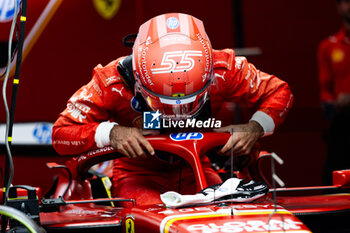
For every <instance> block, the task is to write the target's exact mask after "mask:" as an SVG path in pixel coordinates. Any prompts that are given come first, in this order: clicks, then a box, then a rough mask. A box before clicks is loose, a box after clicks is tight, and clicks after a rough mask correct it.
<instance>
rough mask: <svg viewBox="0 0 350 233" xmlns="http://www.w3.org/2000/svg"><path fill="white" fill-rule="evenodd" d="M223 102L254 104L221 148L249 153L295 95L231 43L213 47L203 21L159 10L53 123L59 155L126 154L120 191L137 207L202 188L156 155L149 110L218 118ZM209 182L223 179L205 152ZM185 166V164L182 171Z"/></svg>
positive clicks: (116, 171)
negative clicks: (147, 123) (129, 48)
mask: <svg viewBox="0 0 350 233" xmlns="http://www.w3.org/2000/svg"><path fill="white" fill-rule="evenodd" d="M224 101H231V102H236V103H239V104H244V105H246V106H248V107H252V108H253V107H254V108H255V109H256V112H255V113H254V114H253V115H252V117H251V119H250V121H249V122H247V123H245V124H239V125H229V126H226V127H223V128H220V129H217V131H228V132H230V131H233V134H232V137H230V139H229V140H228V141H227V143H226V145H224V147H223V148H222V149H221V151H220V152H221V153H223V154H224V153H227V152H228V151H230V149H232V150H233V153H234V154H236V155H242V154H248V153H249V152H250V150H251V149H252V147H253V146H254V144H255V143H256V141H257V140H258V139H259V138H260V137H262V136H264V135H265V136H266V135H270V134H272V133H273V132H274V130H275V129H276V128H277V127H278V126H279V125H280V124H281V123H282V122H283V121H284V119H285V117H286V115H287V112H288V111H289V109H290V107H291V105H292V102H293V95H292V94H291V92H290V89H289V86H288V84H287V83H286V82H284V81H282V80H280V79H278V78H277V77H275V76H273V75H269V74H267V73H264V72H262V71H260V70H258V69H256V68H255V67H254V65H252V64H251V63H249V62H248V61H247V59H246V58H244V57H235V53H234V51H233V50H232V49H224V50H214V49H212V47H211V44H210V41H209V38H208V36H207V34H206V32H205V29H204V26H203V23H202V21H200V20H199V19H197V18H195V17H193V16H190V15H187V14H180V13H169V14H163V15H159V16H157V17H154V18H152V19H150V20H149V21H147V22H145V23H144V24H143V25H141V27H140V28H139V32H138V35H137V38H136V40H135V44H134V46H133V52H132V55H131V56H128V57H121V58H118V59H116V60H114V61H112V62H110V63H109V64H108V65H106V66H102V65H98V66H96V67H95V68H94V71H93V77H92V80H91V81H90V82H89V83H88V84H86V85H85V86H83V87H81V88H80V89H79V90H78V91H77V92H76V93H75V94H74V95H73V96H72V97H71V98H70V99H69V101H68V103H67V108H66V109H65V110H64V111H63V112H62V113H61V114H60V116H59V118H58V119H57V121H56V122H55V124H54V127H53V134H52V139H53V140H52V141H53V146H54V148H55V149H56V151H57V152H58V153H60V154H79V153H81V152H84V151H87V150H91V149H96V148H102V147H105V146H109V145H110V146H112V147H114V148H116V149H117V150H118V151H119V152H120V153H122V154H123V155H125V157H123V158H120V159H117V160H115V161H114V168H113V187H112V193H113V195H114V196H119V197H128V198H135V199H136V203H137V204H138V205H147V204H154V203H160V202H161V201H160V193H162V192H165V191H169V190H176V191H179V192H181V193H182V194H193V193H195V191H196V190H195V187H196V186H195V185H194V184H195V180H194V178H193V175H192V174H193V173H192V170H191V168H190V167H189V166H187V165H186V164H182V163H181V161H180V162H179V161H177V160H174V159H169V158H168V157H167V156H166V155H158V154H155V151H154V149H153V148H152V146H151V145H150V143H149V142H148V141H147V140H146V138H145V137H144V135H145V134H149V133H153V131H147V130H142V112H143V111H158V112H159V113H160V114H162V117H164V118H166V119H171V120H174V121H177V120H180V119H184V118H187V117H192V118H196V119H207V118H208V117H215V114H216V113H217V112H218V110H219V108H220V106H221V104H222V103H223V102H224ZM201 162H202V165H203V168H204V173H205V176H206V178H207V182H208V185H214V184H218V183H221V182H222V181H221V179H220V177H219V176H218V175H217V173H216V172H214V170H213V169H212V168H211V164H210V161H209V159H208V158H207V157H206V156H203V157H202V158H201ZM180 168H181V169H180Z"/></svg>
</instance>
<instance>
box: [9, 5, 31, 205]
mask: <svg viewBox="0 0 350 233" xmlns="http://www.w3.org/2000/svg"><path fill="white" fill-rule="evenodd" d="M26 15H27V0H22V12H21V18H20V21H21V23H20V32H19V39H18V43H17V46H18V52H17V60H16V70H15V76H14V78H13V85H12V96H11V107H10V125H9V132H8V138H7V140H9V144H10V145H11V142H12V133H13V119H14V115H15V106H16V100H17V92H18V84H19V73H20V69H21V64H22V51H23V42H24V29H25V23H26ZM8 156H9V157H11V158H9V159H8V160H6V163H5V180H4V187H7V184H8V178H9V160H10V159H12V156H11V155H8ZM6 198H7V197H6ZM4 203H5V199H4Z"/></svg>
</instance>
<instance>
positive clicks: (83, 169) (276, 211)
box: [17, 132, 350, 233]
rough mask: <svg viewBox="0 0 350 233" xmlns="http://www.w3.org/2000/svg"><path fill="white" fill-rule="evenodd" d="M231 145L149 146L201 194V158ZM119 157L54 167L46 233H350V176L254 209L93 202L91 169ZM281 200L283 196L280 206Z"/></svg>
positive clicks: (87, 157) (250, 171)
mask: <svg viewBox="0 0 350 233" xmlns="http://www.w3.org/2000/svg"><path fill="white" fill-rule="evenodd" d="M229 137H230V134H227V133H212V132H210V133H176V134H169V135H160V136H148V137H147V139H148V140H149V141H150V143H151V145H152V146H153V147H154V149H155V150H156V153H164V152H167V153H171V154H175V155H177V156H179V157H181V158H183V159H184V160H185V161H187V163H188V164H189V165H190V166H191V167H192V168H193V173H194V177H195V179H196V183H197V190H198V192H199V191H201V190H203V189H204V188H206V187H207V183H206V179H205V177H204V173H203V170H202V166H201V163H200V156H201V155H203V154H207V153H208V152H209V151H211V150H212V149H213V148H216V149H217V148H218V147H220V146H222V145H224V144H225V143H226V141H227V140H228V138H229ZM175 139H176V140H175ZM269 155H270V154H268V153H265V152H260V153H259V154H258V155H257V156H248V157H246V158H245V159H243V160H244V162H242V166H241V167H240V168H239V169H235V171H234V173H235V174H236V175H238V176H239V177H240V178H244V179H246V180H250V179H254V180H255V179H259V177H256V175H255V174H259V172H256V170H259V164H260V161H261V160H262V159H264V158H271V156H269ZM120 156H121V155H120V154H118V153H117V152H116V151H115V150H114V149H113V148H111V147H107V148H103V149H99V150H95V151H89V152H87V153H84V154H82V155H80V156H78V157H74V158H72V159H71V160H70V161H68V162H67V163H66V164H65V165H58V164H56V163H50V164H48V165H49V166H50V167H51V168H53V169H57V170H58V171H59V174H58V182H57V183H56V185H55V186H54V187H55V189H54V192H53V194H52V195H51V197H50V198H49V199H47V198H46V199H45V198H42V199H41V201H39V206H40V211H39V212H40V213H39V216H38V217H39V218H37V219H36V221H37V222H38V223H39V225H40V226H41V227H42V228H44V229H45V230H46V231H47V232H68V231H72V232H73V231H74V232H76V231H78V232H127V233H131V232H160V233H163V232H198V233H208V232H298V233H302V232H305V233H306V232H350V223H349V221H348V220H347V219H350V218H349V217H350V195H349V193H347V187H349V184H350V173H349V172H350V171H336V172H334V174H333V181H334V185H333V186H325V187H299V188H279V189H273V188H272V187H270V191H269V193H267V194H265V195H262V196H261V197H259V198H257V199H255V200H253V201H250V202H242V201H239V202H236V201H232V200H227V201H225V200H221V201H220V202H219V201H215V200H214V201H211V202H206V203H202V204H198V203H197V204H193V205H186V206H184V207H178V208H169V207H167V206H165V205H164V204H157V205H152V206H137V203H135V200H133V199H128V197H118V198H108V196H107V195H106V197H102V198H96V195H95V194H94V191H93V190H94V186H96V185H97V183H95V182H93V181H94V180H96V177H97V176H96V174H95V175H94V176H91V173H90V172H89V169H90V168H91V166H93V165H94V164H97V163H100V162H102V161H106V160H111V159H115V158H118V157H120ZM243 160H242V161H243ZM247 161H248V162H247ZM236 168H237V166H236ZM256 168H258V169H256ZM230 173H231V172H230ZM102 180H103V179H102ZM22 188H23V187H22ZM24 188H25V187H24ZM102 189H103V188H102ZM310 190H323V191H325V190H332V192H333V194H322V193H321V194H318V195H315V194H313V195H311V194H310V195H308V192H309V191H310ZM290 191H293V192H290ZM295 191H303V195H302V196H300V195H294V196H292V195H288V196H286V195H285V194H286V193H287V194H289V192H290V193H291V194H294V192H295ZM19 192H20V189H18V192H17V193H19ZM280 192H284V195H283V196H282V195H277V196H278V197H277V198H276V195H275V194H276V193H277V194H279V193H280ZM37 193H38V192H37ZM106 193H107V194H108V192H106ZM305 193H306V194H305ZM38 196H39V199H40V198H41V197H40V195H38ZM120 202H130V203H132V205H131V206H132V207H130V208H125V207H117V206H118V203H120ZM22 205H23V204H22ZM22 209H23V208H22ZM24 209H25V208H24Z"/></svg>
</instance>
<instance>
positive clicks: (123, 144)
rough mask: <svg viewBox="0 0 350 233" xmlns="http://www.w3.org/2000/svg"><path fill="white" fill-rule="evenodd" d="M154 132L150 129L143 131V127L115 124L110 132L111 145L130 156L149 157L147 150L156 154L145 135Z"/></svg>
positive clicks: (151, 153)
mask: <svg viewBox="0 0 350 233" xmlns="http://www.w3.org/2000/svg"><path fill="white" fill-rule="evenodd" d="M154 133H155V132H150V131H145V133H143V131H142V130H141V129H138V128H135V127H125V126H120V125H115V126H114V127H113V128H112V130H111V132H110V134H109V139H110V142H111V146H112V147H113V148H115V149H117V150H118V152H119V153H122V154H123V155H125V156H127V157H128V158H138V157H143V158H144V157H147V152H148V153H149V154H150V155H154V149H153V147H152V146H151V144H150V143H149V142H148V141H147V139H146V138H145V137H144V136H143V135H146V134H154ZM143 148H145V149H146V151H144V150H143Z"/></svg>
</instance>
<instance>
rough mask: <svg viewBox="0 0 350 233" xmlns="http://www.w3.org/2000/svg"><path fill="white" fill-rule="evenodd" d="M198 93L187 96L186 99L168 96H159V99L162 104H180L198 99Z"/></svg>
mask: <svg viewBox="0 0 350 233" xmlns="http://www.w3.org/2000/svg"><path fill="white" fill-rule="evenodd" d="M196 98H197V95H195V96H192V97H189V98H186V99H181V100H180V99H168V98H162V97H159V100H160V102H161V103H162V104H171V105H180V104H188V103H192V102H194V101H195V100H196Z"/></svg>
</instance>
